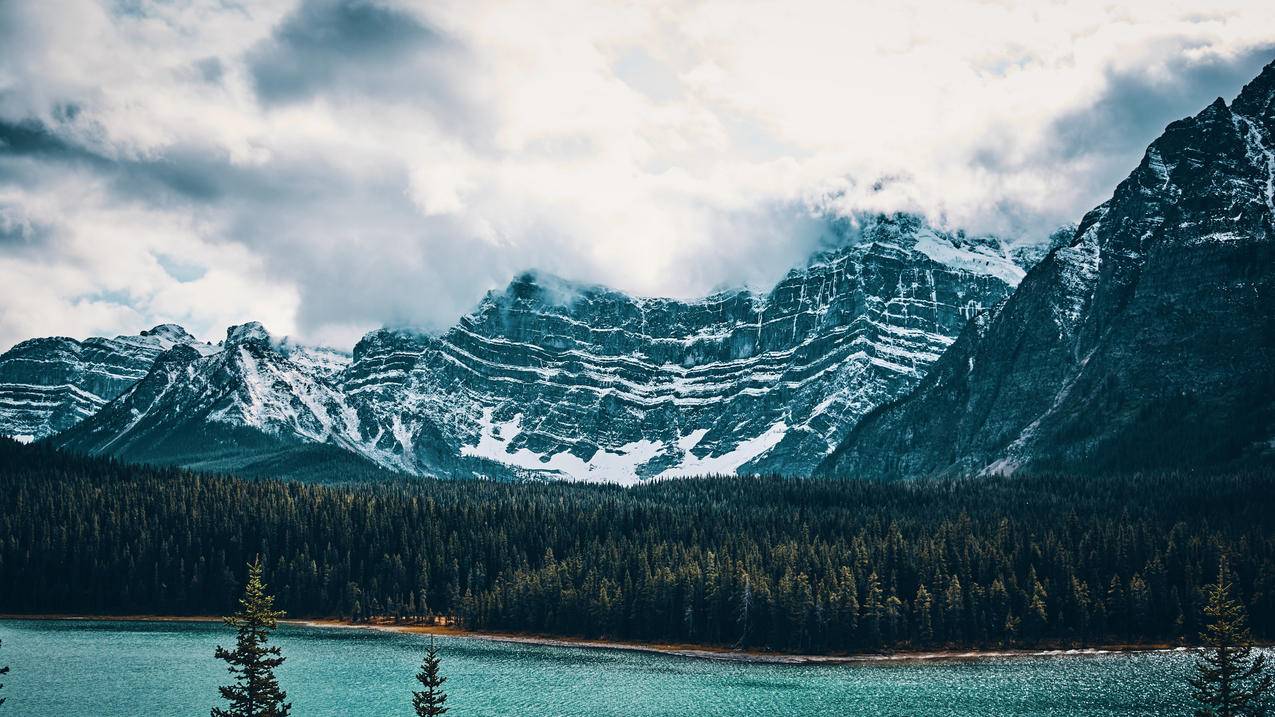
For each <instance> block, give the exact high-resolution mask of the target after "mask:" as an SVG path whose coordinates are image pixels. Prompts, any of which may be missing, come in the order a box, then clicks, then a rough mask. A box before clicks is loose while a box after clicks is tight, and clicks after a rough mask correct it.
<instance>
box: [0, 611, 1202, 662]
mask: <svg viewBox="0 0 1275 717" xmlns="http://www.w3.org/2000/svg"><path fill="white" fill-rule="evenodd" d="M0 620H65V621H98V622H215V623H220V622H222V618H221V617H220V616H215V615H177V616H169V615H63V614H35V615H15V614H0ZM279 622H281V623H284V624H288V625H301V626H306V627H318V628H329V629H346V630H351V629H353V630H379V631H382V632H400V633H411V634H420V635H438V636H440V637H463V638H470V639H475V640H485V641H488V642H502V643H508V644H516V645H535V646H541V647H562V648H585V649H595V650H621V651H625V652H643V653H650V654H659V655H671V656H675V657H685V658H689V659H697V660H716V661H721V662H743V663H755V664H776V665H846V664H881V663H905V662H948V661H967V660H982V659H995V658H1009V657H1085V656H1098V655H1110V654H1135V653H1142V652H1146V653H1152V652H1185V651H1188V650H1190V649H1191V648H1189V647H1183V646H1178V645H1168V644H1152V645H1098V646H1091V647H1076V648H1065V647H1059V648H1040V649H1019V648H991V649H980V648H969V649H959V648H944V649H934V650H908V651H899V652H889V653H854V654H830V655H805V654H796V653H781V652H763V651H760V650H736V649H731V648H728V647H717V646H711V645H692V644H676V643H646V642H625V641H615V640H599V639H587V638H570V637H555V636H552V635H532V634H522V633H504V632H483V631H475V630H464V629H461V628H457V627H451V626H448V625H423V624H406V623H398V624H396V623H392V622H385V623H377V622H372V623H353V622H350V621H348V620H339V619H334V618H311V619H305V618H297V619H283V620H280V621H279Z"/></svg>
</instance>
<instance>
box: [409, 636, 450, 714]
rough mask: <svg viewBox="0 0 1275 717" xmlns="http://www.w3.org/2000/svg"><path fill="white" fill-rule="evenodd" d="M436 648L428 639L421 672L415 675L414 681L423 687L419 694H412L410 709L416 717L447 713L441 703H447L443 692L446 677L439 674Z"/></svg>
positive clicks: (432, 641)
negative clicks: (414, 710) (412, 709)
mask: <svg viewBox="0 0 1275 717" xmlns="http://www.w3.org/2000/svg"><path fill="white" fill-rule="evenodd" d="M440 662H442V661H441V660H440V659H439V657H438V648H437V647H436V646H435V645H434V638H432V637H431V638H430V639H429V648H428V649H426V650H425V659H424V660H423V661H422V662H421V671H420V672H418V673H416V680H417V682H420V683H421V685H423V686H424V687H425V689H424V690H421V691H420V692H413V693H412V707H414V708H415V709H416V714H417V717H437V716H438V715H441V714H443V713H444V712H446V711H447V708H446V707H444V706H443V703H445V702H447V693H446V692H443V689H442V687H443V683H444V682H446V681H447V678H446V677H443V676H442V675H441V674H439V671H438V667H439V663H440Z"/></svg>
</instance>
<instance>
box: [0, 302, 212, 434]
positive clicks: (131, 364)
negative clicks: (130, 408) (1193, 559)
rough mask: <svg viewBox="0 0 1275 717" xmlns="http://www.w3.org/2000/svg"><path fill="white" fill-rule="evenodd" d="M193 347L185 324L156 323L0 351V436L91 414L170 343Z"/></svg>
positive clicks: (60, 425) (203, 347)
mask: <svg viewBox="0 0 1275 717" xmlns="http://www.w3.org/2000/svg"><path fill="white" fill-rule="evenodd" d="M178 345H182V346H191V347H192V348H194V349H195V350H196V351H197V352H204V353H210V352H212V351H215V350H216V349H215V348H214V347H212V346H210V345H208V344H201V343H198V342H197V341H196V340H195V338H194V337H193V336H191V335H190V334H188V333H187V332H186V330H185V329H183V328H182V327H180V326H177V325H175V324H162V325H160V326H156V327H155V328H153V329H150V330H149V331H143V332H142V333H141V334H139V335H136V336H116V337H115V338H113V339H109V338H90V339H85V340H84V341H76V340H75V339H70V338H65V337H51V338H43V339H31V340H30V341H24V342H22V343H20V344H18V345H17V346H14V347H13V348H12V349H10V350H8V351H6V352H5V353H3V354H0V435H5V436H12V437H16V438H18V439H19V440H35V439H40V438H44V437H45V436H49V435H52V434H54V433H57V432H58V431H62V430H65V429H67V428H70V427H71V426H73V425H75V424H76V423H78V422H80V421H81V420H83V419H84V418H86V417H87V416H91V415H93V414H94V413H96V412H97V411H98V410H99V409H100V408H101V407H102V406H104V405H106V403H107V402H108V401H110V400H111V399H113V398H115V397H116V396H118V395H119V394H121V393H123V392H124V390H125V389H127V388H128V387H129V386H131V385H133V384H134V383H135V382H136V381H137V380H138V379H140V378H142V377H143V376H145V375H146V372H147V371H149V370H150V367H151V365H152V364H153V363H154V362H155V358H156V357H157V356H159V354H160V353H162V352H164V351H167V350H168V349H171V348H172V347H174V346H178Z"/></svg>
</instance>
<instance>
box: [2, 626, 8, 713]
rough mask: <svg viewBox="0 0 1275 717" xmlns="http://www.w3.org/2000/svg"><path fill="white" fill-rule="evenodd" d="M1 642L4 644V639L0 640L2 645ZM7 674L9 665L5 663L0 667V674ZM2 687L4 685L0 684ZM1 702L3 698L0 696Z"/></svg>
mask: <svg viewBox="0 0 1275 717" xmlns="http://www.w3.org/2000/svg"><path fill="white" fill-rule="evenodd" d="M3 644H4V641H3V640H0V645H3ZM7 674H9V666H8V665H5V666H4V667H0V676H4V675H7ZM3 687H4V685H0V688H3ZM2 704H4V698H3V697H0V705H2Z"/></svg>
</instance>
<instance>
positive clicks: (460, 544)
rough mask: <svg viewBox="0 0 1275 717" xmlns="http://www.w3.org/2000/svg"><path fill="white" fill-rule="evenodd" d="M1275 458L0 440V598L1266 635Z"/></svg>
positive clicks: (723, 629) (846, 630)
mask: <svg viewBox="0 0 1275 717" xmlns="http://www.w3.org/2000/svg"><path fill="white" fill-rule="evenodd" d="M1273 508H1275V476H1272V475H1269V474H1264V473H1253V474H1244V475H1229V476H1205V475H1142V476H1133V477H1127V478H1125V477H1106V478H1103V479H1095V478H1071V477H1059V476H1036V477H1016V478H1012V479H972V480H965V481H944V482H938V481H921V482H909V483H898V484H892V483H876V482H870V481H859V480H820V481H811V480H781V479H766V478H726V479H714V480H685V481H666V482H660V483H655V484H650V485H644V486H642V487H638V488H634V489H620V488H615V487H608V486H584V485H571V484H556V483H554V484H540V483H525V484H517V485H511V484H502V483H492V482H482V481H466V482H443V481H429V480H421V481H417V482H407V483H404V482H395V483H373V484H362V485H314V484H300V483H285V482H275V481H245V480H240V479H235V478H229V477H218V476H207V475H199V474H194V473H190V472H186V471H182V470H178V469H168V468H146V467H137V466H129V465H125V464H122V463H119V462H116V461H113V460H109V459H102V458H85V457H80V456H76V455H71V454H65V453H61V452H57V451H55V450H53V449H50V448H47V447H43V446H40V445H33V446H22V445H19V444H16V443H13V442H8V441H0V612H25V613H102V614H136V613H159V614H221V613H225V612H226V611H227V610H228V609H230V608H231V607H232V606H233V605H234V604H235V599H236V597H237V596H238V594H239V593H240V591H241V589H242V584H243V581H244V579H245V577H246V576H245V574H244V570H245V569H244V565H245V564H246V563H247V562H249V561H251V560H253V558H254V556H256V555H258V554H260V555H261V557H262V560H263V563H264V565H265V569H266V572H267V574H268V575H269V576H270V581H271V584H272V586H273V591H274V592H275V594H276V595H277V596H278V598H279V603H278V604H279V607H280V608H282V609H285V610H287V611H288V614H289V615H290V616H293V617H307V616H311V617H318V616H346V617H354V618H360V619H362V618H367V617H370V616H389V617H401V618H404V619H410V618H413V617H416V616H423V615H427V614H434V615H450V616H454V617H456V618H457V619H458V620H459V621H460V622H461V623H462V624H464V625H465V626H468V627H471V628H475V629H491V630H515V631H528V632H539V633H553V634H560V635H578V636H590V637H598V636H602V637H610V638H616V639H625V640H651V641H678V642H695V643H703V644H717V645H740V646H745V647H752V648H773V649H780V650H790V651H806V652H818V651H827V652H841V651H861V650H877V649H886V648H929V647H938V646H943V645H986V646H990V645H1003V644H1012V645H1020V646H1028V645H1057V644H1086V643H1089V644H1093V643H1112V642H1139V641H1144V642H1165V641H1177V640H1186V641H1189V640H1191V639H1193V638H1194V636H1196V635H1197V634H1198V633H1199V632H1200V628H1201V624H1200V620H1201V617H1200V615H1201V608H1202V606H1203V605H1204V603H1205V602H1206V598H1207V594H1206V592H1205V588H1206V586H1207V585H1208V584H1209V583H1210V582H1211V581H1212V579H1213V577H1214V576H1215V575H1216V566H1217V564H1218V559H1219V556H1220V555H1221V554H1222V553H1223V552H1226V553H1228V554H1229V555H1230V556H1231V565H1232V569H1233V590H1234V596H1235V597H1236V599H1238V600H1239V601H1241V602H1242V603H1243V604H1244V606H1245V607H1246V608H1247V610H1248V611H1249V613H1250V614H1251V615H1252V616H1253V622H1252V630H1253V634H1254V636H1255V637H1256V638H1258V639H1270V638H1271V637H1272V636H1275V509H1273Z"/></svg>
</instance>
